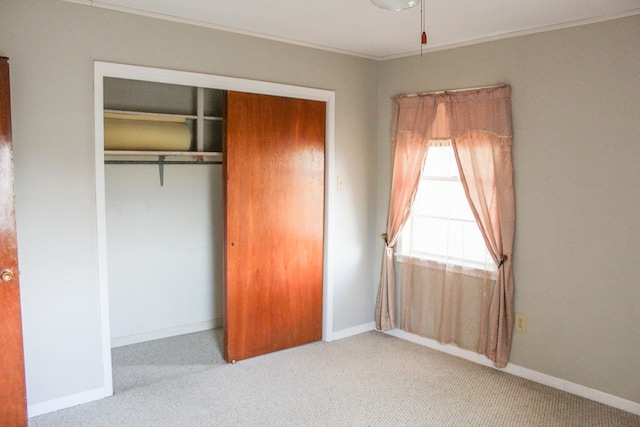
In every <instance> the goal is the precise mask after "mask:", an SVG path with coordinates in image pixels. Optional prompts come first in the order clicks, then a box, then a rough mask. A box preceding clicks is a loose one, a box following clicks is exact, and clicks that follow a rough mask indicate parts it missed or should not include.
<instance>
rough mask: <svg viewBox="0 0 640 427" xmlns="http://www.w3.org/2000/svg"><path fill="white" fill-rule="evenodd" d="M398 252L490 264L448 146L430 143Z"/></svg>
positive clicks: (473, 264) (483, 264)
mask: <svg viewBox="0 0 640 427" xmlns="http://www.w3.org/2000/svg"><path fill="white" fill-rule="evenodd" d="M398 252H399V253H401V254H405V255H410V256H413V257H416V258H424V259H432V260H436V261H444V262H448V263H453V264H461V265H468V266H473V267H475V268H481V269H491V268H493V266H492V265H493V262H492V261H491V257H490V256H489V253H488V252H487V249H486V245H485V242H484V239H483V237H482V234H481V233H480V229H479V228H478V225H477V224H476V222H475V219H474V217H473V213H472V211H471V207H470V206H469V203H468V201H467V198H466V196H465V194H464V188H463V187H462V184H461V183H460V180H459V177H458V168H457V165H456V162H455V156H454V154H453V149H452V148H451V147H429V150H428V152H427V159H426V162H425V165H424V168H423V171H422V175H421V178H420V183H419V185H418V191H417V194H416V198H415V202H414V205H413V208H412V210H411V215H410V217H409V220H408V221H407V225H406V226H405V228H404V230H403V233H402V236H401V238H400V244H399V246H398Z"/></svg>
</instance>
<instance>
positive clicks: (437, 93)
mask: <svg viewBox="0 0 640 427" xmlns="http://www.w3.org/2000/svg"><path fill="white" fill-rule="evenodd" d="M502 86H507V84H506V83H500V84H497V85H489V86H478V87H470V88H466V89H447V90H436V91H432V92H418V93H412V94H409V95H398V96H407V97H413V96H422V95H442V94H445V93H456V92H466V91H472V90H480V89H493V88H497V87H502ZM394 98H395V97H394Z"/></svg>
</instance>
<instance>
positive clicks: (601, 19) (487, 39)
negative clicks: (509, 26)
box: [373, 8, 640, 61]
mask: <svg viewBox="0 0 640 427" xmlns="http://www.w3.org/2000/svg"><path fill="white" fill-rule="evenodd" d="M634 15H640V8H638V9H633V10H629V11H625V12H620V13H613V14H609V15H603V16H598V17H595V18H589V19H582V20H578V21H571V22H565V23H562V24H555V25H547V26H544V27H537V28H530V29H526V30H518V31H511V32H505V33H497V34H494V35H490V36H486V37H481V38H474V39H469V40H464V41H461V42H456V43H447V44H442V45H434V46H429V47H425V48H423V49H422V52H423V53H429V52H439V51H443V50H448V49H455V48H457V47H464V46H471V45H474V44H480V43H487V42H492V41H496V40H503V39H510V38H512V37H520V36H526V35H530V34H538V33H544V32H547V31H555V30H563V29H566V28H574V27H580V26H582V25H589V24H596V23H598V22H605V21H611V20H614V19H619V18H627V17H630V16H634ZM416 44H417V43H416ZM419 54H420V49H416V50H415V51H412V52H406V53H400V54H397V55H386V56H381V57H375V58H373V59H376V60H379V61H385V60H387V59H396V58H403V57H406V56H414V55H419Z"/></svg>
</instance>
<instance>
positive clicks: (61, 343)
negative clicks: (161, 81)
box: [0, 0, 378, 408]
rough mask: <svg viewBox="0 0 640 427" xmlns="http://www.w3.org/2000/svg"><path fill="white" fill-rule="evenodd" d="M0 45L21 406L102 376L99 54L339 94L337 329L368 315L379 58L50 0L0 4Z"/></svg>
mask: <svg viewBox="0 0 640 427" xmlns="http://www.w3.org/2000/svg"><path fill="white" fill-rule="evenodd" d="M0 55H3V56H8V57H9V58H10V60H11V77H12V80H11V89H12V108H13V131H14V132H13V135H14V149H15V173H16V197H17V222H18V244H19V256H20V263H21V283H22V305H23V323H24V339H25V357H26V370H27V388H28V400H29V405H30V407H32V406H33V405H40V408H43V407H45V408H49V407H57V406H58V407H59V406H60V405H63V406H64V404H65V402H74V401H75V400H77V399H78V398H86V397H87V396H96V394H99V393H100V388H101V387H102V385H103V380H102V378H103V372H102V354H101V342H100V339H101V338H100V331H101V330H100V305H99V304H100V299H99V287H98V269H97V239H96V232H97V229H96V194H95V189H96V184H95V164H94V129H93V120H94V112H93V62H94V61H95V60H99V61H106V62H118V63H125V64H135V65H143V66H152V67H160V68H168V69H176V70H185V71H192V72H201V73H208V74H218V75H224V76H233V77H241V78H248V79H255V80H262V81H269V82H278V83H285V84H291V85H300V86H307V87H314V88H321V89H328V90H335V93H336V132H335V173H336V174H337V175H342V176H343V177H344V189H343V190H342V191H340V192H337V193H336V195H335V206H334V207H333V209H334V212H336V213H335V215H334V216H335V220H336V223H335V226H334V228H335V235H334V236H331V238H333V239H334V241H333V245H335V247H336V248H339V249H338V250H337V251H336V253H334V254H330V256H331V258H332V263H333V273H334V275H333V277H334V284H335V286H334V301H333V303H334V318H333V324H334V330H335V331H340V330H343V329H347V328H351V327H356V326H360V325H362V324H367V323H369V322H371V321H372V319H373V316H372V312H373V302H374V292H375V289H374V287H373V286H372V283H373V282H375V280H376V277H377V273H376V272H375V270H374V261H372V260H373V259H377V258H378V254H377V253H375V254H374V253H373V251H374V249H375V248H374V247H373V246H374V245H373V241H374V238H375V237H374V236H375V234H376V233H375V228H374V226H375V217H374V216H372V215H371V212H375V204H376V197H375V192H376V189H375V164H376V121H375V119H372V117H374V118H375V116H376V103H377V97H376V95H377V86H376V85H377V64H376V63H375V62H373V61H370V60H365V59H361V58H354V57H349V56H346V55H339V54H334V53H328V52H324V51H320V50H315V49H309V48H302V47H297V46H292V45H287V44H284V43H277V42H273V41H266V40H260V39H255V38H251V37H247V36H241V35H236V34H230V33H225V32H220V31H214V30H211V29H206V28H200V27H195V26H189V25H184V24H178V23H172V22H166V21H160V20H156V19H150V18H144V17H140V16H136V15H130V14H125V13H119V12H114V11H109V10H105V9H99V8H92V7H88V6H83V5H78V4H73V3H67V2H62V1H57V0H56V1H54V0H3V1H2V2H0ZM56 399H63V400H62V401H57V400H56ZM64 399H67V400H64ZM49 404H51V406H47V405H49ZM42 405H45V406H42Z"/></svg>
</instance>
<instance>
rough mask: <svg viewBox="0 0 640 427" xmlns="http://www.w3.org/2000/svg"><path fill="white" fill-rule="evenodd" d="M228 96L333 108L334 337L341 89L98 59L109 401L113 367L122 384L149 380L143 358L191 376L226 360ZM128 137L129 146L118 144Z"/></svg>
mask: <svg viewBox="0 0 640 427" xmlns="http://www.w3.org/2000/svg"><path fill="white" fill-rule="evenodd" d="M229 90H231V91H240V92H249V93H257V94H265V95H275V96H283V97H291V98H300V99H309V100H317V101H323V102H325V104H326V148H325V150H326V152H325V202H324V203H325V205H324V212H325V214H324V218H325V219H324V262H323V267H322V268H323V271H324V274H323V291H322V292H323V298H322V300H323V301H322V339H323V340H325V341H331V340H332V329H333V325H332V324H333V309H332V305H333V301H332V295H333V288H332V271H331V258H330V254H331V253H332V250H331V244H332V233H331V230H332V223H333V221H334V219H333V213H332V211H331V207H332V206H333V198H334V195H333V188H335V185H334V184H335V182H334V181H335V179H334V178H333V177H334V176H335V174H334V173H333V161H334V133H335V131H334V129H335V118H334V115H335V95H334V93H333V92H331V91H325V90H319V89H313V88H304V87H296V86H289V85H282V84H274V83H267V82H259V81H253V80H244V79H236V78H229V77H221V76H214V75H205V74H198V73H189V72H181V71H172V70H163V69H156V68H146V67H138V66H131V65H121V64H112V63H103V62H96V63H95V67H94V95H95V97H94V103H95V104H94V106H95V134H96V137H95V144H96V145H95V146H96V151H95V152H96V207H97V232H98V233H97V234H98V263H99V273H100V274H99V284H100V301H101V319H102V344H103V367H104V387H103V390H104V396H105V397H106V396H110V395H112V394H113V388H114V383H113V368H114V364H116V363H117V364H123V363H124V368H123V369H124V370H123V371H122V372H123V376H122V378H123V380H121V379H117V381H118V384H116V385H117V387H118V388H120V387H124V388H129V387H132V386H135V382H136V381H138V380H141V379H142V380H143V378H140V377H139V376H136V374H135V373H134V371H135V369H139V367H140V366H145V365H146V366H147V368H149V365H148V364H147V363H146V362H144V360H142V359H140V357H148V358H150V359H151V360H150V362H151V363H152V364H153V363H157V364H158V365H160V366H161V365H168V364H171V363H174V364H175V363H176V360H177V359H172V358H174V357H182V359H181V360H182V361H181V362H180V361H178V364H181V365H180V366H179V369H183V370H187V371H189V370H192V369H194V366H196V365H197V366H201V365H206V364H211V363H218V362H220V363H224V362H223V361H222V356H221V355H222V350H223V327H224V325H223V323H224V322H223V315H222V314H223V313H222V312H223V301H222V299H223V240H224V238H223V237H224V236H223V234H224V233H223V217H224V202H223V164H222V162H224V154H223V153H222V152H221V151H222V146H223V141H222V126H223V123H222V116H223V114H222V113H223V111H222V106H223V98H224V94H225V92H226V91H229ZM141 128H144V132H145V135H150V136H149V137H148V138H146V139H145V138H142V139H140V138H132V139H131V140H132V141H135V142H134V143H133V144H131V143H129V142H127V135H131V134H135V133H136V132H140V129H141ZM114 135H115V136H116V137H114ZM167 135H170V137H167ZM123 141H124V144H125V145H124V146H123V145H119V144H122V143H123ZM127 144H128V145H127ZM136 144H138V145H136ZM134 350H135V352H134ZM184 350H188V351H187V352H185V351H184ZM138 351H140V352H141V353H136V352H138ZM145 352H146V356H144V354H145ZM176 353H180V354H176ZM112 362H113V364H112ZM118 369H121V368H118ZM150 374H151V375H154V373H153V372H151V373H150ZM143 375H144V373H143ZM119 378H120V376H119Z"/></svg>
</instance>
